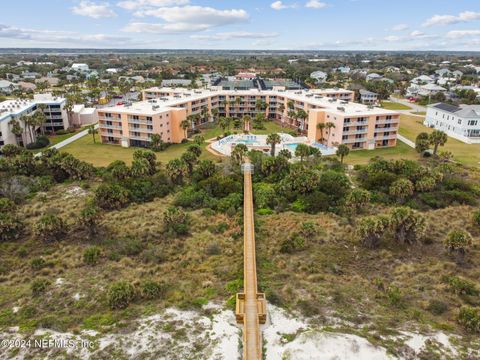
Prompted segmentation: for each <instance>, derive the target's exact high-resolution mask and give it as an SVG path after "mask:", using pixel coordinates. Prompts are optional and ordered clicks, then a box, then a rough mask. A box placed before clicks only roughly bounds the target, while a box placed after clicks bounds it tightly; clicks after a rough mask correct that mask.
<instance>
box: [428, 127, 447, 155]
mask: <svg viewBox="0 0 480 360" xmlns="http://www.w3.org/2000/svg"><path fill="white" fill-rule="evenodd" d="M447 141H448V137H447V134H446V133H444V132H443V131H441V130H434V131H433V132H432V133H431V134H430V144H432V145H433V155H437V151H438V147H439V146H443V145H445V144H446V142H447Z"/></svg>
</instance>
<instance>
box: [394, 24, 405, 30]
mask: <svg viewBox="0 0 480 360" xmlns="http://www.w3.org/2000/svg"><path fill="white" fill-rule="evenodd" d="M392 30H393V31H404V30H408V25H407V24H398V25H395V26H394V27H393V28H392Z"/></svg>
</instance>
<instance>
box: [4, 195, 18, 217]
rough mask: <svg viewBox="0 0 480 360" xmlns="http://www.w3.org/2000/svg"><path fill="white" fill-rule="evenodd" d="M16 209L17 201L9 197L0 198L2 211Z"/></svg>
mask: <svg viewBox="0 0 480 360" xmlns="http://www.w3.org/2000/svg"><path fill="white" fill-rule="evenodd" d="M15 209H16V205H15V203H14V202H13V201H12V200H10V199H7V198H4V197H2V198H0V213H6V212H13V211H15Z"/></svg>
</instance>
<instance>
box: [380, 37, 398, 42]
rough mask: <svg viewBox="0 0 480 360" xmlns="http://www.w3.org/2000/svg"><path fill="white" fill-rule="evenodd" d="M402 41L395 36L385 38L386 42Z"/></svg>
mask: <svg viewBox="0 0 480 360" xmlns="http://www.w3.org/2000/svg"><path fill="white" fill-rule="evenodd" d="M400 39H401V38H400V36H395V35H390V36H386V37H385V38H384V40H385V41H388V42H394V41H399V40H400Z"/></svg>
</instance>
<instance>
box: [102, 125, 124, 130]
mask: <svg viewBox="0 0 480 360" xmlns="http://www.w3.org/2000/svg"><path fill="white" fill-rule="evenodd" d="M98 127H99V128H100V129H115V130H122V127H121V126H118V125H107V124H98Z"/></svg>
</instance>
